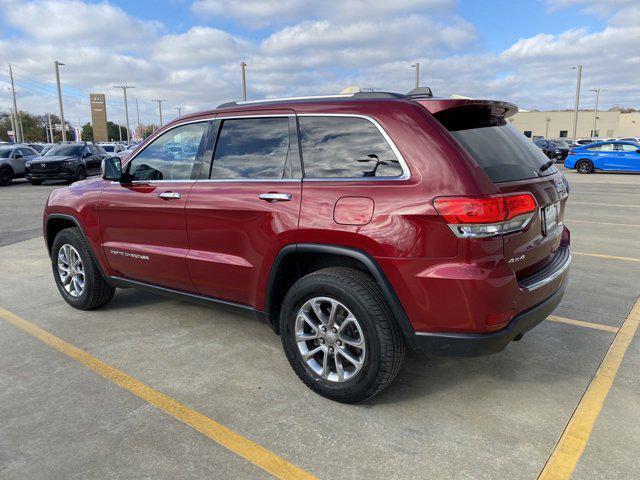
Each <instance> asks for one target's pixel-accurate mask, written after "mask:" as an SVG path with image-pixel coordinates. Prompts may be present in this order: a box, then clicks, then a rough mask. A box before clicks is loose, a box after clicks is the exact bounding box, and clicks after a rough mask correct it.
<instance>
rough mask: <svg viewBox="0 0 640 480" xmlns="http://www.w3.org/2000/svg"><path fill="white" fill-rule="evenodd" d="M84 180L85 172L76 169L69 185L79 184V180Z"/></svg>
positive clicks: (82, 169)
mask: <svg viewBox="0 0 640 480" xmlns="http://www.w3.org/2000/svg"><path fill="white" fill-rule="evenodd" d="M86 178H87V171H86V170H85V169H84V167H78V170H76V175H75V177H73V178H72V179H71V181H70V182H69V183H73V182H79V181H80V180H84V179H86Z"/></svg>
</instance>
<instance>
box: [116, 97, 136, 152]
mask: <svg viewBox="0 0 640 480" xmlns="http://www.w3.org/2000/svg"><path fill="white" fill-rule="evenodd" d="M113 88H121V89H122V92H123V93H124V118H125V120H126V122H127V145H128V144H129V142H130V141H131V135H130V134H129V132H130V130H129V105H128V103H127V88H136V87H132V86H130V85H114V86H113Z"/></svg>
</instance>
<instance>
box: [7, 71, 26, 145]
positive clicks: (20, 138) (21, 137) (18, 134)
mask: <svg viewBox="0 0 640 480" xmlns="http://www.w3.org/2000/svg"><path fill="white" fill-rule="evenodd" d="M9 77H10V79H11V95H12V96H13V111H14V112H16V130H14V132H13V138H15V139H16V143H21V142H24V133H23V132H22V122H21V121H20V110H18V106H17V104H16V88H15V87H14V85H13V70H12V68H11V64H9Z"/></svg>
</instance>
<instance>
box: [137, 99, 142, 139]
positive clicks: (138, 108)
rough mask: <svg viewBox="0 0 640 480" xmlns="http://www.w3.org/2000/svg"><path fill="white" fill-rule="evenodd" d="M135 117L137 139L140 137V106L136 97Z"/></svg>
mask: <svg viewBox="0 0 640 480" xmlns="http://www.w3.org/2000/svg"><path fill="white" fill-rule="evenodd" d="M136 117H137V120H138V137H139V138H138V140H140V137H142V129H141V128H140V107H138V99H137V98H136Z"/></svg>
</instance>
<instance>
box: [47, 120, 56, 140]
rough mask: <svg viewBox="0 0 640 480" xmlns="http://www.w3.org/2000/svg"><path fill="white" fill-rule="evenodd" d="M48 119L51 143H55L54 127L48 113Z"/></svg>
mask: <svg viewBox="0 0 640 480" xmlns="http://www.w3.org/2000/svg"><path fill="white" fill-rule="evenodd" d="M47 118H48V119H49V137H50V138H51V143H55V142H54V140H53V125H51V114H50V113H47Z"/></svg>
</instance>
